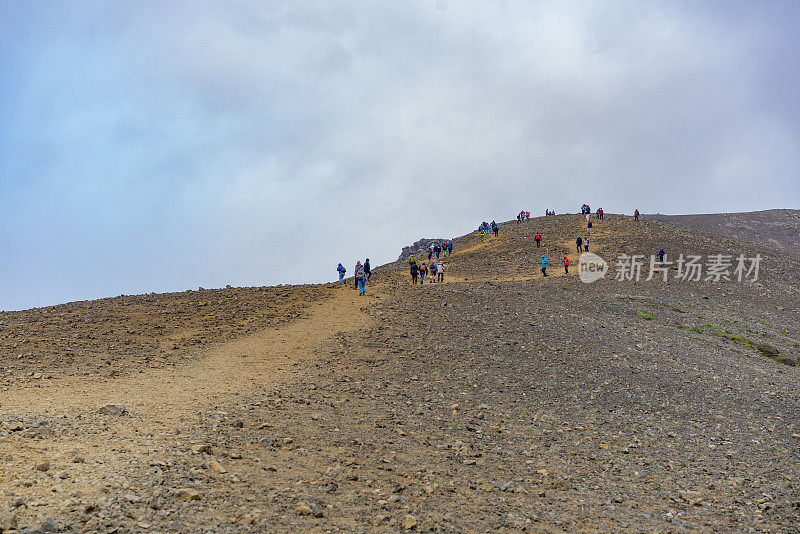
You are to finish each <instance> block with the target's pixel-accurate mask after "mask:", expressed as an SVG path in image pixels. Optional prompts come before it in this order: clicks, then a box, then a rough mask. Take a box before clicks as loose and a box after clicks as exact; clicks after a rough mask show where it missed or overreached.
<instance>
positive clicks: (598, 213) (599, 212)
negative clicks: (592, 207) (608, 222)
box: [597, 208, 604, 219]
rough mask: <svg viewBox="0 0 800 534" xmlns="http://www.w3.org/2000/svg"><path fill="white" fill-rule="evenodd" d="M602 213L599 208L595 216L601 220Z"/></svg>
mask: <svg viewBox="0 0 800 534" xmlns="http://www.w3.org/2000/svg"><path fill="white" fill-rule="evenodd" d="M603 213H604V212H603V208H600V209H599V210H597V216H598V217H599V218H600V219H602V218H603Z"/></svg>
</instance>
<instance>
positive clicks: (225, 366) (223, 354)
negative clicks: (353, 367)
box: [2, 288, 375, 422]
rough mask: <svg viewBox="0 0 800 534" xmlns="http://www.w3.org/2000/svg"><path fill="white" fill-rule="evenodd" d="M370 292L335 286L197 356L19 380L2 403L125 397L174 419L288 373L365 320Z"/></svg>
mask: <svg viewBox="0 0 800 534" xmlns="http://www.w3.org/2000/svg"><path fill="white" fill-rule="evenodd" d="M348 289H349V288H348ZM373 293H374V291H373ZM374 298H375V297H374V296H368V297H366V298H364V297H361V298H359V297H358V295H357V293H356V292H354V291H351V290H345V289H344V288H337V289H336V295H335V296H334V297H333V298H330V299H327V300H324V301H323V302H321V303H319V304H316V305H314V306H312V307H311V308H310V309H309V314H310V317H308V318H305V319H301V320H299V321H296V322H294V323H291V324H289V325H286V326H284V327H281V328H278V329H265V330H261V331H259V332H257V333H255V334H252V335H249V336H246V337H242V338H239V339H236V340H234V341H231V342H228V343H225V344H223V345H220V346H218V347H216V348H213V349H211V350H210V351H209V352H208V353H207V354H206V355H205V356H204V357H202V358H200V359H198V360H194V361H188V362H186V363H184V364H181V365H177V366H175V367H165V368H159V369H145V370H143V371H141V372H140V373H139V374H135V375H128V376H121V377H117V378H103V377H99V376H94V377H65V378H62V379H60V380H56V381H52V382H50V383H47V384H46V385H42V386H37V387H19V388H15V389H11V390H9V391H7V392H6V394H5V395H4V399H3V401H2V406H3V409H4V410H5V411H14V412H17V413H22V412H26V413H29V414H33V413H41V412H46V413H51V414H52V413H56V414H62V413H71V412H75V411H81V410H96V409H97V407H99V406H102V405H104V404H124V405H125V406H126V407H127V408H128V410H130V411H132V412H139V413H141V414H142V415H146V416H147V417H151V418H153V419H156V420H159V421H162V422H168V421H174V420H175V419H178V418H180V417H181V416H183V415H185V414H187V413H191V411H192V410H193V409H195V408H198V407H201V406H206V405H208V404H210V403H212V402H214V401H216V400H218V399H219V398H220V397H222V396H224V395H228V394H232V393H237V392H242V391H246V390H249V389H251V388H253V387H255V386H258V385H261V384H264V383H265V382H268V381H271V380H275V379H277V378H278V377H280V376H286V374H288V373H292V363H294V362H297V361H299V360H302V359H304V358H308V357H309V356H310V355H311V354H312V352H311V351H312V349H314V348H315V347H316V346H318V345H320V344H322V343H323V342H324V341H325V340H327V339H329V338H330V337H331V336H333V335H334V334H335V333H336V332H338V331H347V330H354V329H357V328H360V327H363V326H365V325H367V324H368V322H369V317H368V316H367V315H366V314H364V313H363V311H362V309H361V308H362V306H364V305H366V304H367V302H365V300H366V299H369V300H370V301H372V300H373V299H374Z"/></svg>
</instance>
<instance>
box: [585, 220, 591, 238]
mask: <svg viewBox="0 0 800 534" xmlns="http://www.w3.org/2000/svg"><path fill="white" fill-rule="evenodd" d="M586 228H587V233H588V234H589V235H592V221H589V222H588V223H586Z"/></svg>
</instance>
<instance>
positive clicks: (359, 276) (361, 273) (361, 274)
mask: <svg viewBox="0 0 800 534" xmlns="http://www.w3.org/2000/svg"><path fill="white" fill-rule="evenodd" d="M364 276H366V275H365V274H364V269H361V270H360V271H358V272H357V273H356V280H363V279H364Z"/></svg>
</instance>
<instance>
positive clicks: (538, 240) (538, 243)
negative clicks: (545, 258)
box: [534, 232, 542, 248]
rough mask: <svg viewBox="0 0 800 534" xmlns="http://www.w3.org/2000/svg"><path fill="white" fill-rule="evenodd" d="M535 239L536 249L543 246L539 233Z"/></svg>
mask: <svg viewBox="0 0 800 534" xmlns="http://www.w3.org/2000/svg"><path fill="white" fill-rule="evenodd" d="M534 239H535V240H536V248H539V247H541V246H542V236H541V235H539V232H536V237H534Z"/></svg>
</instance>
